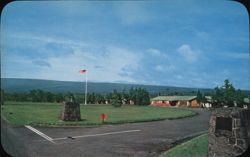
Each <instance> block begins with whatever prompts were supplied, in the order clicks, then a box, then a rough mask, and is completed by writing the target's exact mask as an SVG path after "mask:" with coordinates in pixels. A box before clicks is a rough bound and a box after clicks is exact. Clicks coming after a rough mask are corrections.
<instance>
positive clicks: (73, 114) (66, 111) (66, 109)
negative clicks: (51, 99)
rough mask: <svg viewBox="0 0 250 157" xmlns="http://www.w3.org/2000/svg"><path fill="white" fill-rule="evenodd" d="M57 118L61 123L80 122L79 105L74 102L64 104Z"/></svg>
mask: <svg viewBox="0 0 250 157" xmlns="http://www.w3.org/2000/svg"><path fill="white" fill-rule="evenodd" d="M59 118H60V119H61V120H63V121H79V120H81V112H80V104H79V103H76V102H72V101H71V102H64V103H63V108H62V110H61V112H60V115H59Z"/></svg>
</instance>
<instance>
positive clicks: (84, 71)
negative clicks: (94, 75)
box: [79, 70, 87, 74]
mask: <svg viewBox="0 0 250 157" xmlns="http://www.w3.org/2000/svg"><path fill="white" fill-rule="evenodd" d="M86 71H87V70H80V71H79V72H80V74H84V73H86Z"/></svg>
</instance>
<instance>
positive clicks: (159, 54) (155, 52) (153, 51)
mask: <svg viewBox="0 0 250 157" xmlns="http://www.w3.org/2000/svg"><path fill="white" fill-rule="evenodd" d="M147 52H149V53H150V54H151V55H154V56H156V57H163V58H168V55H167V54H165V53H163V52H161V51H160V50H158V49H154V48H149V49H147Z"/></svg>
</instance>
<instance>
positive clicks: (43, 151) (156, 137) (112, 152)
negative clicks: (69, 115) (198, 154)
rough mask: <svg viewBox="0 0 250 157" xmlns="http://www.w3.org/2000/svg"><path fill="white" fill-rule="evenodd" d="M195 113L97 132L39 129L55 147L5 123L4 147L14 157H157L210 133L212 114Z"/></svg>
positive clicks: (90, 129) (98, 129) (84, 129)
mask: <svg viewBox="0 0 250 157" xmlns="http://www.w3.org/2000/svg"><path fill="white" fill-rule="evenodd" d="M193 110H194V111H195V112H197V113H199V114H198V115H197V116H194V117H189V118H184V119H176V120H164V121H156V122H145V123H133V124H121V125H107V126H101V127H95V128H83V127H79V128H39V127H35V129H37V130H39V131H40V132H42V133H43V134H45V135H46V136H48V137H49V138H51V139H53V140H54V143H52V142H51V141H49V140H47V139H46V138H43V137H42V136H40V135H38V134H37V133H35V132H33V131H32V130H30V129H28V128H27V127H13V126H10V125H8V124H6V123H5V122H3V121H2V120H1V123H2V125H1V144H2V146H3V148H4V149H5V151H6V152H7V153H9V154H10V155H12V156H28V157H29V156H30V157H33V156H39V157H44V156H46V157H47V156H51V157H56V156H59V157H70V156H88V157H96V156H102V157H110V156H119V157H120V156H122V157H123V156H124V157H128V156H132V157H153V156H158V155H159V152H160V151H161V150H165V149H167V148H169V147H170V146H171V145H173V143H175V142H176V141H178V140H180V139H183V138H185V137H187V136H191V135H194V134H198V133H200V132H202V131H206V130H207V129H208V121H209V117H210V112H209V111H207V110H206V109H193Z"/></svg>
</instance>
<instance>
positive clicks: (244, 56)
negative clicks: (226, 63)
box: [221, 52, 250, 60]
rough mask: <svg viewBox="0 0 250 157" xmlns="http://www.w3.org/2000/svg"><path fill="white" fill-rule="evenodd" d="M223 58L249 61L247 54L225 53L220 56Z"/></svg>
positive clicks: (249, 56)
mask: <svg viewBox="0 0 250 157" xmlns="http://www.w3.org/2000/svg"><path fill="white" fill-rule="evenodd" d="M221 55H222V56H223V57H227V58H231V59H247V60H250V55H249V53H237V52H226V53H222V54H221Z"/></svg>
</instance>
